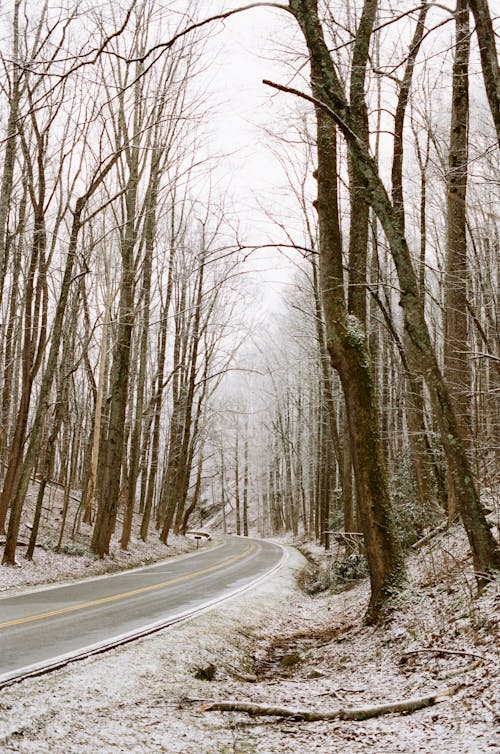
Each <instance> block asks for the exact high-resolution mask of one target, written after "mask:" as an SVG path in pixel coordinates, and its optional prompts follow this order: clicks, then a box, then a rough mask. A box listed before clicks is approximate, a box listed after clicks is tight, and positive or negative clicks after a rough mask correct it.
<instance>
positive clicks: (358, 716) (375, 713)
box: [185, 688, 455, 722]
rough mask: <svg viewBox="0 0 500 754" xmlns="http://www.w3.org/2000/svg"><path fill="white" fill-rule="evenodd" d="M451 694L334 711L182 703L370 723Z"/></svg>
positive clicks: (446, 691) (221, 702)
mask: <svg viewBox="0 0 500 754" xmlns="http://www.w3.org/2000/svg"><path fill="white" fill-rule="evenodd" d="M454 692H455V688H450V689H444V690H443V691H439V692H436V693H433V694H429V695H427V696H420V697H415V698H413V699H405V700H402V701H400V702H390V703H388V704H378V705H373V706H369V707H357V708H352V709H349V708H346V709H342V708H341V709H334V710H329V709H326V710H311V709H306V708H303V707H278V706H275V705H272V704H256V703H252V702H240V701H231V700H216V699H192V698H187V699H185V701H187V702H190V703H199V702H201V703H202V704H201V706H200V707H199V710H200V711H201V712H212V711H215V710H217V711H219V712H246V713H247V714H248V715H251V716H257V715H267V716H270V717H291V718H294V719H295V720H304V721H306V722H315V721H317V720H369V719H370V718H373V717H380V716H381V715H392V714H400V713H404V712H406V713H410V712H416V711H417V710H420V709H424V708H425V707H431V706H432V705H434V704H439V703H440V702H444V701H446V699H449V697H450V696H452V694H453V693H454Z"/></svg>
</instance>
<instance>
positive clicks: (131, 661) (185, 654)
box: [0, 530, 500, 754]
mask: <svg viewBox="0 0 500 754" xmlns="http://www.w3.org/2000/svg"><path fill="white" fill-rule="evenodd" d="M465 551H466V550H465V542H464V538H463V536H462V534H461V532H460V531H459V530H454V531H452V532H451V533H449V534H445V535H442V536H441V537H439V538H437V540H435V541H433V542H432V544H431V545H429V546H428V547H426V548H424V549H423V550H422V551H421V552H419V553H418V554H415V555H413V556H412V557H411V558H410V562H409V570H410V572H411V577H412V579H411V582H410V584H409V586H408V588H407V589H406V591H405V593H404V594H403V595H402V596H401V597H400V598H399V610H398V612H397V613H396V614H395V617H394V618H393V619H392V620H389V619H387V621H386V622H385V623H384V625H382V626H380V627H379V628H374V627H366V626H364V625H363V624H362V617H363V610H364V608H365V607H366V604H367V597H368V591H367V584H366V581H363V582H359V583H357V584H356V585H355V586H354V587H353V588H351V589H349V590H348V591H343V592H340V593H338V594H332V593H322V594H321V595H319V596H315V597H309V596H306V595H304V594H303V593H302V592H300V591H299V589H298V587H297V585H296V581H295V576H296V574H297V571H298V570H299V569H300V568H302V567H303V565H304V562H305V561H304V558H303V557H302V556H301V555H300V554H299V553H298V552H297V551H296V550H294V549H292V548H289V552H290V557H289V559H288V561H287V562H286V564H285V566H284V567H283V568H282V569H281V571H279V572H278V573H277V574H275V575H273V576H272V577H271V578H270V579H268V580H267V581H265V582H264V583H262V584H261V585H260V586H259V587H257V588H256V589H255V590H253V591H251V592H247V593H245V594H244V595H242V596H240V597H237V598H234V599H232V600H231V601H229V602H226V603H224V604H223V605H220V606H218V607H217V608H216V609H214V610H213V611H211V612H209V613H205V614H203V615H201V616H199V617H197V618H196V619H194V620H191V621H189V622H186V623H184V624H182V625H179V626H176V627H174V628H172V629H169V630H166V631H163V632H161V633H160V634H156V635H155V636H153V637H150V638H148V639H144V640H141V641H139V642H137V643H135V644H133V645H128V646H127V647H123V648H121V649H118V650H114V651H112V652H109V653H107V654H106V655H102V656H99V657H94V658H89V659H88V660H85V661H83V662H80V663H75V664H74V665H72V666H69V667H67V668H65V669H63V670H60V671H57V672H55V673H52V674H51V675H47V676H44V677H41V678H38V679H32V680H29V681H25V682H23V683H21V684H18V685H16V686H12V687H10V688H8V689H5V690H4V691H3V692H2V697H1V702H0V751H1V752H2V754H4V752H5V753H7V752H22V753H26V754H28V753H29V754H45V752H47V754H48V753H49V752H50V754H73V753H74V754H77V753H78V754H95V753H96V752H100V754H115V753H118V752H129V754H142V752H144V754H146V752H147V754H150V753H155V752H168V753H169V754H194V753H195V752H196V754H229V753H232V754H234V753H235V752H236V753H237V754H253V753H255V754H273V753H274V752H280V754H283V753H284V752H286V753H287V754H310V753H313V752H316V753H317V754H334V752H346V754H366V752H371V751H373V752H376V754H396V753H397V752H407V753H408V754H410V753H411V754H414V753H416V752H418V753H419V754H420V753H421V754H431V753H432V754H479V753H482V752H484V753H486V752H488V753H489V754H492V753H493V752H498V751H499V748H498V745H499V740H500V739H499V738H498V735H497V734H498V730H497V731H495V726H497V727H498V722H499V719H500V718H499V713H500V710H499V707H498V705H499V701H500V700H499V699H498V686H499V684H498V682H499V677H500V676H499V673H500V671H499V668H500V663H499V662H498V660H499V657H498V654H499V647H498V629H499V622H500V619H499V611H498V607H499V604H500V593H499V589H498V587H499V584H498V583H496V584H495V583H494V584H492V585H490V587H489V588H488V589H487V590H486V591H485V593H484V594H483V595H482V596H480V597H479V598H477V597H476V596H475V595H474V591H473V585H472V580H471V573H470V565H469V561H468V559H467V558H466V557H465V555H464V553H465ZM316 554H317V555H319V552H317V553H316ZM436 648H441V649H442V650H447V651H448V652H451V651H454V652H457V653H462V654H446V653H444V652H442V653H441V654H439V653H437V652H435V651H434V650H435V649H436ZM416 650H432V651H429V652H421V653H420V652H419V653H415V654H406V653H409V652H412V651H416ZM291 654H296V655H297V658H296V659H297V660H298V661H297V662H294V663H290V664H289V663H286V662H285V663H284V662H283V657H284V656H286V655H291ZM480 658H482V659H480ZM208 663H213V664H214V665H215V666H216V674H215V679H214V680H213V681H200V680H197V679H196V678H195V677H194V674H195V672H196V669H197V668H198V667H200V666H202V667H203V666H206V665H207V664H208ZM252 677H256V680H255V682H245V681H243V680H242V678H252ZM450 687H456V689H455V692H454V693H453V695H452V697H451V699H450V700H448V701H446V702H444V703H441V704H439V705H437V706H434V707H430V708H428V709H425V710H422V711H420V712H416V713H414V714H411V715H406V716H402V715H390V716H386V717H381V718H377V719H373V720H368V721H365V722H362V723H360V722H318V723H304V722H300V721H293V720H281V719H278V718H249V717H247V716H245V715H242V714H233V713H220V712H202V711H200V709H199V703H188V702H187V701H185V697H190V698H195V699H207V698H210V699H212V698H216V699H238V700H248V701H254V702H264V703H273V704H274V703H276V704H281V705H302V706H307V707H311V708H316V709H324V708H326V707H329V708H330V707H333V708H337V707H339V706H348V707H354V706H362V705H364V704H380V703H383V702H386V701H395V700H400V699H403V698H407V697H412V696H416V695H421V694H427V693H429V692H431V691H433V690H438V689H443V688H450Z"/></svg>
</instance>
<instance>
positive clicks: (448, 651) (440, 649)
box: [401, 647, 492, 662]
mask: <svg viewBox="0 0 500 754" xmlns="http://www.w3.org/2000/svg"><path fill="white" fill-rule="evenodd" d="M428 653H432V654H443V655H457V656H458V657H474V658H475V659H476V660H482V662H492V660H491V658H489V657H485V656H484V655H478V654H476V653H475V652H464V651H460V650H458V649H443V647H434V648H431V647H427V648H422V649H410V650H408V652H403V653H402V655H401V658H403V657H409V656H410V655H419V654H428Z"/></svg>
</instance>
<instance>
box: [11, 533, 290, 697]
mask: <svg viewBox="0 0 500 754" xmlns="http://www.w3.org/2000/svg"><path fill="white" fill-rule="evenodd" d="M282 558H283V549H282V548H281V547H279V546H278V545H275V544H272V543H270V542H265V541H261V540H252V539H247V538H241V537H228V538H227V539H226V540H225V541H224V543H223V544H222V545H220V546H216V547H213V548H210V549H207V550H201V551H200V552H199V553H195V554H192V555H187V556H186V555H184V556H181V557H173V558H169V559H167V560H164V561H162V562H161V563H158V564H156V565H154V566H148V567H146V568H139V569H134V570H131V571H124V572H121V573H115V574H112V575H110V576H101V577H98V578H91V579H86V580H83V581H79V582H76V583H74V584H69V585H66V586H56V587H48V588H45V589H38V590H36V591H32V592H27V593H25V594H21V595H16V596H11V597H2V598H0V686H1V685H8V684H9V683H10V682H13V681H14V680H17V679H19V678H22V677H26V676H29V675H37V674H39V673H41V672H44V671H45V670H47V669H49V668H55V667H60V666H61V665H64V664H66V663H67V662H68V661H70V660H72V659H76V658H78V657H85V656H87V655H89V654H93V653H96V652H99V651H103V649H104V648H106V647H108V646H116V645H118V644H121V643H125V642H126V641H130V640H131V639H132V638H136V637H137V636H141V635H147V634H148V633H151V632H153V631H155V630H159V629H160V628H162V627H165V626H167V625H171V624H173V623H176V622H178V621H179V620H182V619H184V618H186V617H188V616H190V615H193V614H194V613H197V612H200V611H202V610H204V609H207V608H208V607H210V606H212V605H214V604H217V603H218V602H220V601H222V600H224V599H227V598H228V597H230V596H231V595H233V594H237V593H239V592H241V591H242V590H244V589H245V588H248V587H249V586H251V585H252V584H253V583H254V582H256V581H257V580H259V579H261V578H262V577H263V576H265V575H266V574H268V573H269V572H271V571H272V570H274V569H275V568H276V567H277V566H278V565H279V564H280V562H281V560H282Z"/></svg>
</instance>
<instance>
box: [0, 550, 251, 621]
mask: <svg viewBox="0 0 500 754" xmlns="http://www.w3.org/2000/svg"><path fill="white" fill-rule="evenodd" d="M255 548H256V545H254V544H250V545H249V546H248V547H247V548H246V549H245V550H243V552H242V553H240V554H239V555H232V556H231V557H230V558H226V559H225V560H221V561H220V563H216V564H215V565H212V566H208V567H207V568H202V569H201V570H200V571H193V572H192V573H187V574H185V575H184V576H177V578H175V579H170V580H169V581H162V582H160V583H159V584H151V585H150V586H143V587H140V588H139V589H132V590H131V591H129V592H120V593H119V594H111V595H110V596H109V597H100V598H99V599H97V600H90V601H89V602H81V603H79V604H78V605H68V607H61V608H60V609H59V610H49V611H47V612H46V613H37V614H36V615H27V616H25V617H24V618H15V619H14V620H8V621H5V622H4V623H0V629H2V628H9V627H11V626H20V625H22V624H24V623H32V622H33V621H37V620H44V619H45V618H52V617H54V616H55V615H65V614H66V613H74V612H76V611H77V610H85V609H86V608H89V607H95V606H96V605H105V604H107V603H109V602H117V601H118V600H125V599H127V598H129V597H135V596H136V595H137V594H146V593H147V592H154V591H156V590H158V589H163V588H164V587H166V586H172V585H173V584H181V583H182V582H183V581H190V580H191V579H194V578H196V577H197V576H205V575H206V574H207V573H213V571H218V570H219V569H220V568H224V567H225V566H228V565H231V564H232V563H236V562H237V561H238V560H242V559H243V558H246V556H247V555H249V554H250V553H251V552H252V551H253V550H255Z"/></svg>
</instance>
